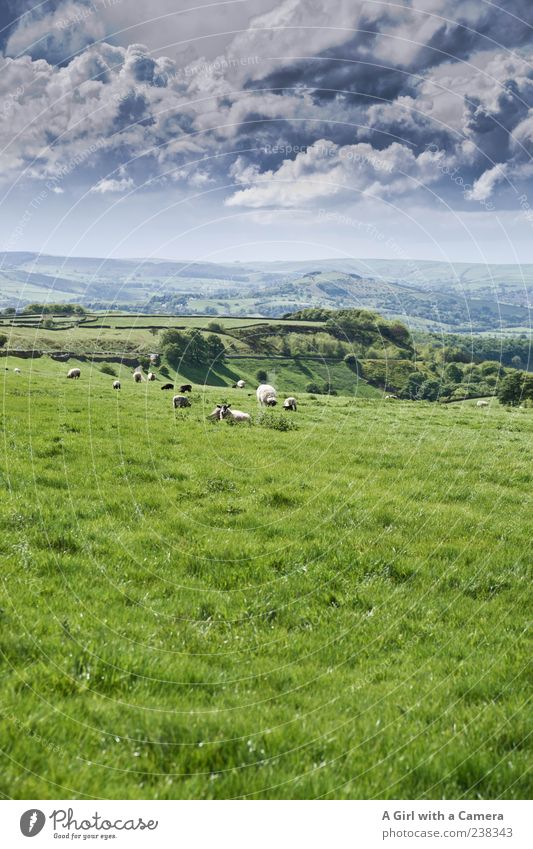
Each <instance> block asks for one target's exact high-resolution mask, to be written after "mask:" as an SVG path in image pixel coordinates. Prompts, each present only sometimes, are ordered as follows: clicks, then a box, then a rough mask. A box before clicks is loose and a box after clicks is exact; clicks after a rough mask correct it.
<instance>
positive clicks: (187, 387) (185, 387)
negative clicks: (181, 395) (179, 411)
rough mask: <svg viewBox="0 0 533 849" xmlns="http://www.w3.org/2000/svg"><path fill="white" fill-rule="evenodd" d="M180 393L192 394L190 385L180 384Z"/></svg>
mask: <svg viewBox="0 0 533 849" xmlns="http://www.w3.org/2000/svg"><path fill="white" fill-rule="evenodd" d="M180 392H192V383H182V384H181V386H180Z"/></svg>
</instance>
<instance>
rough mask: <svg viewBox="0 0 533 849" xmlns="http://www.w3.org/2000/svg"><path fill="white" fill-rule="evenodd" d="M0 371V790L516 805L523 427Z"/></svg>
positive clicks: (467, 414)
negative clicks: (231, 417) (231, 419)
mask: <svg viewBox="0 0 533 849" xmlns="http://www.w3.org/2000/svg"><path fill="white" fill-rule="evenodd" d="M2 362H4V365H5V367H7V368H8V369H9V371H5V372H4V371H3V370H2V375H1V376H2V386H1V391H2V409H1V411H0V412H1V415H2V436H3V446H2V467H1V474H2V485H3V491H4V497H3V499H2V501H1V502H0V527H1V533H0V550H1V555H2V562H3V566H2V601H1V609H0V619H1V631H0V662H1V669H0V675H1V702H0V711H1V714H0V719H1V728H2V731H1V735H2V736H1V745H0V748H1V750H2V755H1V770H0V792H2V793H3V794H4V795H5V796H10V797H14V798H53V799H58V798H88V797H104V798H156V799H157V798H159V799H165V798H233V797H250V798H310V797H325V798H373V797H376V798H386V799H401V798H427V799H434V798H468V799H476V798H499V797H502V798H528V797H529V796H530V794H531V791H532V789H533V788H532V782H531V774H530V773H528V766H530V764H531V760H530V755H531V752H530V748H529V741H530V737H528V735H529V733H530V726H529V722H528V716H529V715H530V714H528V709H527V706H528V699H530V692H531V691H530V681H528V663H529V661H530V657H531V644H530V643H528V639H527V624H528V618H529V614H530V611H531V602H532V592H531V489H532V481H533V471H532V468H533V465H532V463H533V439H532V437H533V410H531V409H526V410H513V411H508V410H507V409H504V408H502V407H501V406H499V405H498V404H496V403H491V405H490V407H489V408H488V409H481V410H480V409H476V407H475V405H473V404H471V403H466V404H450V405H438V404H427V403H425V402H418V403H410V402H401V401H385V400H382V399H381V398H380V397H376V398H362V397H355V398H354V397H348V396H344V397H331V398H327V397H323V396H319V397H317V398H313V397H310V396H306V395H305V394H303V393H300V394H299V396H298V401H299V409H298V412H297V413H296V414H293V415H292V416H291V414H283V413H282V412H281V411H280V410H279V408H276V409H275V410H273V411H269V412H268V413H267V414H266V415H265V416H264V417H263V419H262V420H259V418H258V411H257V407H256V402H255V397H254V396H253V394H252V395H251V396H250V395H248V392H250V393H254V389H255V384H254V385H250V386H249V388H247V389H246V390H244V391H238V390H231V389H222V388H216V387H207V388H205V389H204V388H202V387H201V386H199V385H196V386H195V387H194V389H193V392H192V395H191V399H192V407H191V408H190V409H185V410H178V411H176V412H174V411H173V410H172V404H171V398H172V393H171V392H170V393H168V392H161V391H160V385H161V384H160V382H155V383H143V384H141V385H134V384H133V381H132V379H131V373H130V370H129V369H126V368H124V367H120V366H117V367H116V369H117V375H118V376H119V377H120V379H121V381H122V387H123V388H122V390H121V391H120V392H114V391H113V390H112V388H111V384H112V381H113V377H111V376H109V375H105V374H102V372H101V371H100V370H99V369H98V368H97V367H95V366H93V368H92V369H91V367H90V364H88V363H81V364H80V366H81V370H82V375H81V379H80V380H79V381H70V380H66V379H65V374H66V371H67V366H66V365H65V364H58V363H55V362H53V361H50V360H48V358H43V359H40V360H35V361H22V360H15V359H13V358H9V357H8V358H5V359H4V360H3V361H2ZM73 365H77V363H76V362H75V361H73V360H71V361H70V362H69V364H68V367H71V366H73ZM14 366H20V367H21V368H22V374H20V375H15V374H14V373H13V367H14ZM278 388H279V390H280V397H281V398H282V397H283V394H284V393H287V394H289V390H290V391H292V386H289V385H287V386H284V385H282V384H280V385H279V387H278ZM221 400H226V401H229V402H231V404H232V405H233V407H234V408H238V409H241V410H244V411H248V412H251V413H252V416H253V419H254V424H253V426H251V427H249V426H248V425H234V426H232V425H229V424H227V423H225V422H217V423H210V422H208V421H206V415H207V413H209V412H210V411H211V410H212V408H213V406H214V404H215V403H220V401H221Z"/></svg>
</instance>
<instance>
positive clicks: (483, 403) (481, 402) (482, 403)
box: [476, 398, 489, 407]
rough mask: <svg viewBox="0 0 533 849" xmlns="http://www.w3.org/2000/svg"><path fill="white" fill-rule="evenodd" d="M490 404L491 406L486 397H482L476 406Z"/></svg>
mask: <svg viewBox="0 0 533 849" xmlns="http://www.w3.org/2000/svg"><path fill="white" fill-rule="evenodd" d="M488 406H489V402H488V401H485V400H484V398H480V400H479V401H478V402H477V404H476V407H488Z"/></svg>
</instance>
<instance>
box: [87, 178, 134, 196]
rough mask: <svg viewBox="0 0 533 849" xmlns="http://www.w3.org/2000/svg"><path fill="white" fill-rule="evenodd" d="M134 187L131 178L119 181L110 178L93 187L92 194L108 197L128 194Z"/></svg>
mask: <svg viewBox="0 0 533 849" xmlns="http://www.w3.org/2000/svg"><path fill="white" fill-rule="evenodd" d="M134 185H135V184H134V182H133V180H132V179H131V177H122V178H121V179H119V180H115V179H109V178H108V179H104V180H100V182H98V183H97V184H96V185H95V186H93V187H92V189H91V192H93V193H94V194H100V195H106V194H109V193H112V194H117V193H120V192H127V191H128V189H132V188H133V186H134Z"/></svg>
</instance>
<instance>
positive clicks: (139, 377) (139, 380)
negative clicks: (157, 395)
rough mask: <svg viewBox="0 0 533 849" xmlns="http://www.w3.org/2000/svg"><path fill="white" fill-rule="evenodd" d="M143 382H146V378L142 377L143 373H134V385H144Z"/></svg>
mask: <svg viewBox="0 0 533 849" xmlns="http://www.w3.org/2000/svg"><path fill="white" fill-rule="evenodd" d="M143 380H144V377H143V376H142V373H141V372H140V371H134V372H133V381H134V383H142V381H143Z"/></svg>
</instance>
